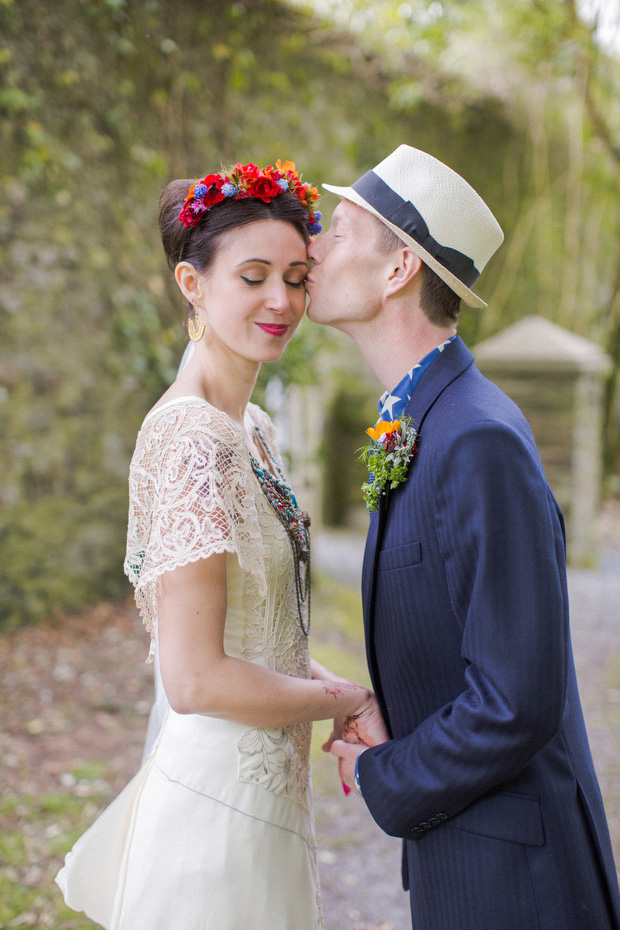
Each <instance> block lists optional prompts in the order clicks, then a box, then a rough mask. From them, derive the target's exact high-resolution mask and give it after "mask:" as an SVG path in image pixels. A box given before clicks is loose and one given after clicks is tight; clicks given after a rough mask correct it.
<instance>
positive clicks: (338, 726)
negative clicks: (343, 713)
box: [321, 717, 345, 752]
mask: <svg viewBox="0 0 620 930" xmlns="http://www.w3.org/2000/svg"><path fill="white" fill-rule="evenodd" d="M344 720H345V718H344V717H335V718H334V722H333V725H332V731H331V733H330V734H329V736H328V738H327V740H326V742H324V743H323V745H322V746H321V749H322V750H323V752H329V751H330V749H331V748H332V743H333V742H334V740H337V739H344Z"/></svg>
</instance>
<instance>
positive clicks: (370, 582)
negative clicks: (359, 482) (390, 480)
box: [362, 336, 474, 720]
mask: <svg viewBox="0 0 620 930" xmlns="http://www.w3.org/2000/svg"><path fill="white" fill-rule="evenodd" d="M473 361H474V357H473V355H472V354H471V352H470V351H469V349H467V347H466V346H465V344H464V342H463V341H462V340H461V339H460V338H459V337H458V336H457V338H456V339H455V340H454V342H453V343H451V344H450V346H448V348H447V349H445V350H444V351H443V352H442V353H441V355H438V356H437V358H436V359H435V360H434V361H433V364H432V365H431V366H430V368H429V369H428V371H426V372H425V373H424V375H423V376H422V379H421V380H420V383H419V385H418V386H417V388H416V389H415V391H414V393H413V397H412V398H411V400H410V401H409V404H408V406H407V410H406V416H409V417H411V419H412V420H413V422H414V425H415V426H416V427H417V429H418V431H419V433H420V448H423V443H424V433H423V431H422V423H423V421H424V418H425V416H426V414H427V413H428V411H429V410H430V409H431V407H432V406H433V404H434V403H435V401H436V400H437V398H438V397H439V395H440V394H441V393H442V392H443V391H444V390H445V389H446V388H447V387H448V385H449V384H451V383H452V382H453V381H454V379H455V378H458V376H459V375H460V374H462V373H463V372H464V371H465V369H467V368H469V367H470V365H472V364H473ZM412 467H415V459H414V460H413V463H412ZM389 500H390V495H389V494H388V495H387V496H382V497H381V499H380V501H379V510H378V511H377V513H376V514H371V516H370V527H369V530H368V536H367V538H366V548H365V551H364V564H363V568H362V606H363V609H364V630H365V634H366V653H367V657H368V667H369V670H370V676H371V679H372V684H373V688H374V689H375V692H376V694H377V699H378V700H379V704H380V706H381V710H382V711H383V712H384V718H385V719H386V720H387V717H386V716H385V707H384V702H383V695H382V688H381V682H380V677H379V670H378V667H377V657H376V651H375V649H374V647H373V642H374V624H375V606H374V605H375V593H376V586H377V564H378V560H379V553H380V551H381V545H382V540H383V535H384V532H385V526H386V523H387V516H388V507H389ZM396 519H398V517H397V516H396Z"/></svg>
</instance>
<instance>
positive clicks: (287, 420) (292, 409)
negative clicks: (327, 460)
mask: <svg viewBox="0 0 620 930" xmlns="http://www.w3.org/2000/svg"><path fill="white" fill-rule="evenodd" d="M265 399H266V406H267V408H268V409H269V410H270V411H271V412H272V415H273V421H274V424H275V427H276V432H277V436H278V446H279V449H280V452H281V453H282V455H283V456H284V458H285V460H286V477H287V479H288V480H289V482H290V484H291V487H292V488H293V491H294V493H295V496H296V498H297V500H298V501H299V506H300V507H301V508H302V509H303V510H306V511H307V512H308V513H309V514H310V517H311V519H312V527H313V529H314V530H317V529H318V527H319V525H320V522H321V491H322V488H321V468H320V447H321V441H322V438H323V429H324V419H325V414H324V410H325V402H324V398H323V396H322V390H321V388H320V387H319V386H318V385H314V384H306V385H299V384H290V385H288V387H287V388H286V390H283V388H282V385H281V384H280V382H279V381H272V382H269V384H268V386H267V391H266V398H265Z"/></svg>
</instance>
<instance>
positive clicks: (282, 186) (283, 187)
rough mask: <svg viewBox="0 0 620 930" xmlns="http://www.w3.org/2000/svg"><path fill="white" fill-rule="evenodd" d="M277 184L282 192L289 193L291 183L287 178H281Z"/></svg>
mask: <svg viewBox="0 0 620 930" xmlns="http://www.w3.org/2000/svg"><path fill="white" fill-rule="evenodd" d="M276 184H277V185H278V187H279V188H280V190H281V191H287V190H288V189H289V183H288V181H287V180H286V178H280V180H279V181H276Z"/></svg>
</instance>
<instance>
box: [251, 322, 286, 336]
mask: <svg viewBox="0 0 620 930" xmlns="http://www.w3.org/2000/svg"><path fill="white" fill-rule="evenodd" d="M256 325H257V326H259V327H260V328H261V329H262V330H263V332H265V333H269V335H270V336H283V335H284V333H285V332H286V331H287V329H288V326H285V325H283V324H282V323H257V324H256Z"/></svg>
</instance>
